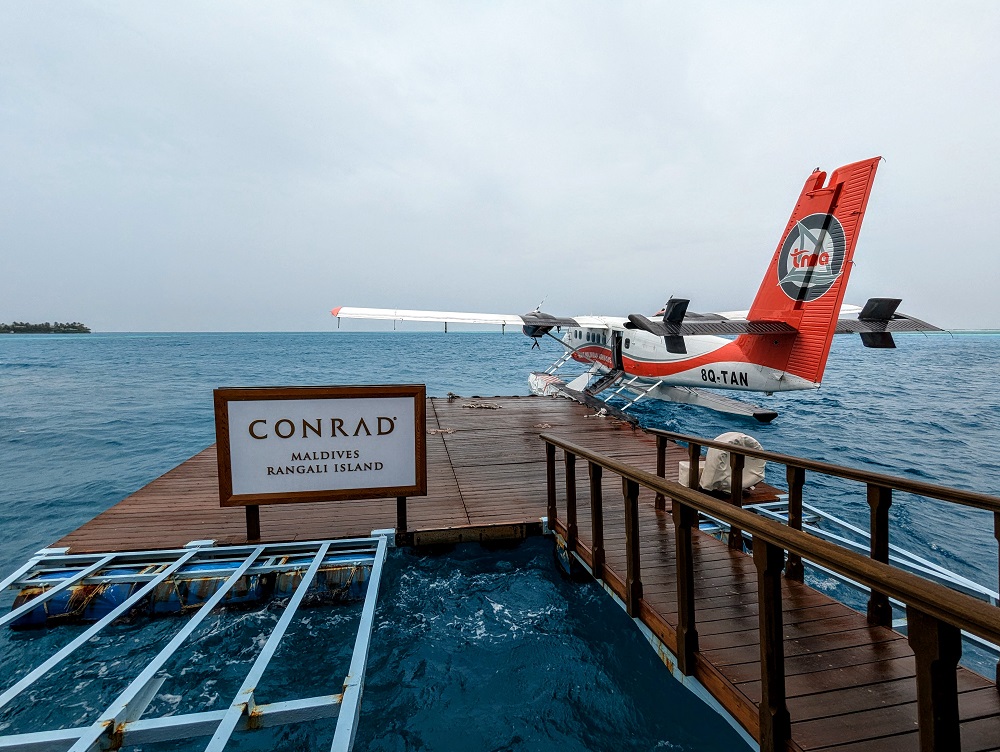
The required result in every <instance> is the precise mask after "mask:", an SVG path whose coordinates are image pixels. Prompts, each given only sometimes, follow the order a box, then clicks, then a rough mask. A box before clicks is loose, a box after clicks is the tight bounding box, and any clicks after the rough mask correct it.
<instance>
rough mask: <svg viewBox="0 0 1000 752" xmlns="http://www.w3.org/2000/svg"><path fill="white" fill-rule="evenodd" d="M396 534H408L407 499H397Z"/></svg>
mask: <svg viewBox="0 0 1000 752" xmlns="http://www.w3.org/2000/svg"><path fill="white" fill-rule="evenodd" d="M396 532H397V533H405V532H406V497H405V496H397V497H396Z"/></svg>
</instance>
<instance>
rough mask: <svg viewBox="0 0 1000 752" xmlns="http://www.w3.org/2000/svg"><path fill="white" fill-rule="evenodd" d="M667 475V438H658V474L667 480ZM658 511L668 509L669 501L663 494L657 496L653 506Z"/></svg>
mask: <svg viewBox="0 0 1000 752" xmlns="http://www.w3.org/2000/svg"><path fill="white" fill-rule="evenodd" d="M666 473H667V437H666V436H657V437H656V474H657V476H659V477H660V478H665V477H666ZM653 506H654V507H655V508H656V510H657V511H659V512H662V511H664V510H665V509H666V508H667V499H666V497H665V496H664V495H663V494H661V493H657V494H656V499H655V503H654V505H653Z"/></svg>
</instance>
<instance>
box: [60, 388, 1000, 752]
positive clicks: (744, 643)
mask: <svg viewBox="0 0 1000 752" xmlns="http://www.w3.org/2000/svg"><path fill="white" fill-rule="evenodd" d="M474 402H475V403H483V402H486V403H495V404H498V405H499V406H500V408H499V409H495V410H493V409H488V408H469V407H466V406H465V405H467V404H470V403H474ZM592 413H593V411H592V410H591V409H589V408H586V407H584V406H581V405H577V404H575V403H572V402H569V401H567V400H561V399H543V398H536V397H522V398H516V397H503V398H484V399H479V398H477V399H475V400H467V399H456V400H447V399H436V398H435V399H430V400H428V409H427V427H428V436H427V458H428V495H427V496H426V497H423V498H414V499H410V501H409V505H408V522H409V524H408V527H409V529H410V530H411V531H424V532H425V533H426V534H427V538H426V540H428V541H431V542H440V541H447V540H448V539H449V538H451V539H456V538H457V537H458V536H460V535H467V531H470V530H471V531H472V533H473V534H475V532H476V531H478V530H480V529H482V526H486V527H489V526H500V525H505V526H516V525H520V524H524V523H535V522H537V521H538V519H539V518H540V517H542V516H543V515H545V513H546V489H545V452H544V448H543V445H542V442H541V441H540V440H539V439H538V434H539V433H542V432H552V433H558V434H559V435H560V436H564V437H566V438H568V439H570V440H572V441H574V442H577V443H579V444H581V445H583V446H586V447H588V448H591V449H593V450H595V451H598V452H601V453H603V454H607V455H610V456H612V457H615V458H618V459H621V460H623V461H627V462H628V463H630V464H632V465H635V466H637V467H640V468H643V469H645V470H650V471H655V468H656V455H655V450H656V442H655V439H654V438H653V437H650V436H647V435H645V434H644V433H642V432H641V431H636V430H634V429H633V428H632V427H631V426H628V425H627V424H624V423H621V422H619V421H616V420H612V419H606V418H605V419H601V418H595V417H591V416H592ZM686 457H687V455H686V452H685V450H682V449H679V448H677V447H675V446H673V445H670V446H669V455H668V458H667V465H666V467H667V471H666V475H667V477H668V478H673V477H676V476H675V472H676V468H677V463H678V462H679V461H680V460H683V459H686ZM559 459H560V462H559V468H558V472H557V480H558V498H559V499H560V507H559V518H560V520H565V513H566V507H565V498H566V497H565V473H564V469H563V466H562V461H561V459H562V457H561V453H560V454H559ZM576 477H577V519H578V529H579V535H580V545H579V552H580V555H581V556H582V558H583V559H584V560H585V561H588V562H590V561H591V558H590V557H591V549H590V545H591V544H590V541H591V533H590V531H591V513H590V486H589V481H588V474H587V465H586V463H585V462H578V463H577V476H576ZM601 487H602V491H603V497H604V504H603V509H604V535H605V541H604V545H605V556H606V567H607V569H608V571H607V574H606V581H607V583H608V584H609V585H610V587H611V588H612V589H614V590H615V591H616V592H617V593H618V594H619V595H623V594H624V592H625V582H624V581H625V570H626V566H625V565H626V562H625V518H624V505H623V501H622V486H621V481H620V480H619V479H618V478H617V477H616V476H614V475H613V474H610V473H606V474H605V475H604V477H603V479H602V484H601ZM260 511H261V532H262V536H263V538H264V540H267V541H281V540H305V539H315V538H328V537H329V538H344V537H357V536H365V535H368V534H369V532H370V531H371V530H373V529H376V528H387V527H393V526H394V525H395V520H396V517H395V500H394V499H385V500H372V499H366V500H358V501H343V502H325V503H316V504H296V505H282V506H270V507H262V508H261V510H260ZM639 526H640V531H641V535H642V540H641V545H640V559H641V562H642V582H643V600H642V602H641V608H640V618H641V619H642V620H643V621H644V622H645V623H646V624H647V626H649V627H650V629H652V631H653V632H654V633H655V634H657V636H658V637H659V638H660V639H661V640H662V641H663V642H664V643H665V644H666V645H667V646H668V647H670V648H671V649H675V648H676V635H675V633H674V625H675V624H676V612H677V604H676V580H675V575H676V572H675V564H674V559H673V545H674V538H673V535H674V528H673V524H672V521H671V518H670V512H669V510H667V511H665V512H658V511H656V510H655V508H654V500H653V495H652V494H651V493H649V492H648V491H645V490H643V491H641V492H640V495H639ZM563 532H565V531H564V530H563ZM199 538H212V539H215V540H217V541H219V543H242V542H244V541H245V538H246V527H245V519H244V514H243V510H241V509H239V508H228V509H223V508H222V507H220V506H219V498H218V485H217V477H216V458H215V448H214V447H209V448H208V449H206V450H205V451H203V452H201V453H200V454H198V455H196V456H194V457H192V458H191V459H190V460H188V461H187V462H185V463H183V464H182V465H180V466H178V467H176V468H174V469H173V470H171V471H170V472H168V473H166V474H164V475H163V476H162V477H160V478H158V479H156V480H154V481H153V482H152V483H150V484H149V485H148V486H146V487H145V488H142V489H140V490H139V491H137V492H136V493H134V494H132V495H131V496H129V497H128V498H126V499H125V500H124V501H122V502H120V503H119V504H117V505H116V506H114V507H112V508H111V509H109V510H107V511H106V512H104V513H102V514H100V515H98V516H97V517H95V518H94V519H93V520H91V521H90V522H88V523H87V524H85V525H83V526H82V527H81V528H79V529H78V530H76V531H74V532H73V533H71V534H69V535H67V536H66V537H64V538H62V539H61V540H60V541H58V542H57V543H56V544H55V545H59V546H69V547H70V548H71V550H73V551H79V552H82V551H107V550H140V549H151V548H164V547H176V546H180V545H183V544H184V543H187V542H188V541H190V540H195V539H199ZM465 539H468V538H467V537H466V538H465ZM693 549H694V561H695V581H696V593H695V604H696V605H695V608H696V613H697V620H698V633H699V640H700V647H701V652H700V653H699V654H698V657H697V660H696V666H695V676H696V677H697V678H698V679H699V680H700V681H701V682H702V683H703V684H704V685H705V686H706V687H707V688H708V689H709V690H710V691H711V692H712V693H713V695H714V696H715V697H716V698H717V699H718V700H719V701H720V702H721V703H722V704H723V706H725V707H726V708H727V710H728V711H729V712H730V713H731V714H732V715H733V716H734V717H736V718H737V719H738V720H739V721H740V722H741V723H742V724H743V725H744V726H745V727H746V728H747V729H749V730H750V731H751V733H754V734H755V733H756V730H757V713H758V711H757V703H758V702H759V700H760V676H759V655H760V646H759V640H758V635H757V629H758V618H757V595H756V589H757V573H756V568H755V567H754V564H753V561H752V559H751V558H750V557H748V556H746V555H744V554H740V553H734V552H732V551H730V550H729V549H728V548H727V547H726V546H725V545H723V544H721V543H719V542H718V541H716V540H715V539H713V538H710V537H708V536H706V535H703V534H700V533H695V535H694V543H693ZM782 598H783V601H782V611H783V617H784V621H785V629H784V645H785V656H786V658H785V663H786V673H787V680H786V684H787V691H788V698H789V700H788V705H789V710H790V712H791V717H792V735H793V739H794V740H795V745H794V746H795V748H801V749H816V750H821V749H822V750H837V751H838V752H854V751H855V750H873V749H877V750H888V751H889V752H894V750H914V749H917V736H916V708H915V688H914V681H913V676H914V662H913V653H912V651H911V650H910V648H909V645H908V644H907V641H906V639H905V637H903V636H901V635H899V634H897V633H896V632H893V631H892V630H890V629H886V628H882V627H871V626H869V625H868V623H867V621H866V619H865V617H864V616H863V615H861V614H859V613H857V612H855V611H853V610H852V609H850V608H848V607H846V606H843V605H842V604H839V603H837V602H836V601H833V600H832V599H830V598H829V597H828V596H826V595H824V594H822V593H818V592H816V591H814V590H812V589H811V588H809V587H808V586H805V585H802V584H799V583H796V582H790V581H787V580H786V581H783V583H782ZM959 688H960V691H961V695H960V703H959V704H960V711H961V713H962V719H963V725H962V737H963V749H966V750H989V749H1000V720H998V719H1000V696H998V694H997V691H996V688H995V686H994V685H993V684H992V683H991V682H989V681H987V680H986V679H983V678H982V677H979V676H977V675H976V674H974V673H972V672H970V671H966V670H964V669H962V670H960V672H959Z"/></svg>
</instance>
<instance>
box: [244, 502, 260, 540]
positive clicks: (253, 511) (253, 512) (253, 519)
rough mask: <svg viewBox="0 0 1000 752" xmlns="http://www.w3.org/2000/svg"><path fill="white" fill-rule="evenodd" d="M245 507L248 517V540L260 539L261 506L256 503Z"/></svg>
mask: <svg viewBox="0 0 1000 752" xmlns="http://www.w3.org/2000/svg"><path fill="white" fill-rule="evenodd" d="M244 509H245V510H246V518H247V540H248V541H259V540H260V507H259V506H257V505H256V504H247V505H246V506H245V507H244Z"/></svg>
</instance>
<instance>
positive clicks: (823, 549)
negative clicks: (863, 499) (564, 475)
mask: <svg viewBox="0 0 1000 752" xmlns="http://www.w3.org/2000/svg"><path fill="white" fill-rule="evenodd" d="M540 438H541V439H542V440H543V441H545V442H546V443H547V444H551V445H554V446H557V447H559V448H561V449H562V450H563V451H567V452H571V453H572V454H575V455H576V456H577V457H579V458H581V459H585V460H587V461H588V462H592V463H594V464H597V465H600V466H602V467H603V468H605V469H606V470H610V471H611V472H613V473H615V474H616V475H619V476H621V477H623V478H628V479H629V480H632V481H635V482H636V483H638V484H639V485H640V486H643V487H644V488H648V489H649V490H651V491H653V492H654V493H662V494H663V495H665V496H667V497H668V498H670V499H672V500H674V501H677V502H680V503H682V504H684V505H686V506H690V507H692V508H693V509H697V510H698V511H699V512H702V513H703V514H707V515H710V516H712V517H715V518H717V519H720V520H722V521H723V522H725V523H727V524H729V525H735V526H737V527H739V528H740V529H742V530H744V531H746V532H748V533H750V534H751V535H752V536H753V537H754V538H755V539H756V538H761V539H763V540H765V541H767V542H768V543H771V544H774V545H776V546H781V547H782V548H783V549H784V550H786V551H788V552H790V553H794V554H798V555H799V556H801V557H804V558H806V559H808V560H809V561H811V562H813V563H815V564H819V565H820V566H824V567H828V568H829V569H832V570H834V571H835V572H838V573H839V574H842V575H844V576H845V577H849V578H850V579H852V580H855V581H856V582H858V583H860V584H862V585H864V586H866V587H869V588H872V589H874V590H877V591H878V592H880V593H884V594H886V595H888V596H889V597H890V598H895V599H896V600H899V601H902V602H903V603H906V604H908V605H912V606H914V607H915V608H918V609H919V610H920V611H922V612H924V613H926V614H928V615H930V616H933V617H935V618H937V619H940V620H941V621H943V622H945V623H947V624H951V625H953V626H956V627H958V628H959V629H963V630H965V631H967V632H970V633H972V634H974V635H977V636H978V637H981V638H983V639H984V640H987V641H988V642H991V643H993V644H994V645H1000V608H998V607H997V606H991V605H990V604H988V603H986V602H984V601H981V600H977V599H976V598H973V597H972V596H970V595H966V594H965V593H959V592H957V591H955V590H951V589H950V588H947V587H945V586H944V585H939V584H938V583H936V582H931V581H930V580H925V579H924V578H922V577H920V576H918V575H915V574H912V573H910V572H907V571H905V570H902V569H898V568H897V567H894V566H892V565H891V564H885V563H883V562H880V561H873V560H871V559H869V558H867V557H865V556H862V555H861V554H858V553H856V552H854V551H851V550H849V549H846V548H842V547H840V546H838V545H836V544H834V543H829V542H827V541H824V540H822V539H821V538H817V537H815V536H813V535H810V534H809V533H805V532H801V531H799V530H793V529H791V528H789V527H787V526H785V525H782V524H781V523H779V522H775V521H773V520H768V519H764V518H763V517H760V516H759V515H757V514H754V513H753V512H748V511H746V510H745V509H740V508H737V507H734V506H733V505H732V504H730V503H728V502H726V501H721V500H719V499H715V498H713V497H711V496H708V495H707V494H703V493H700V492H698V491H692V490H691V489H689V488H687V487H685V486H682V485H681V484H679V483H675V482H673V481H669V480H665V479H663V478H659V477H657V476H656V475H654V474H653V473H650V472H646V471H645V470H640V469H638V468H636V467H632V466H631V465H628V464H626V463H624V462H621V461H619V460H616V459H613V458H611V457H607V456H605V455H602V454H599V453H597V452H593V451H591V450H589V449H587V448H585V447H582V446H580V445H578V444H574V443H572V442H570V441H566V440H564V439H561V438H559V437H558V436H554V435H553V434H549V433H543V434H541V435H540ZM691 440H692V441H697V442H700V443H702V444H706V445H710V444H711V443H712V442H708V441H706V440H704V439H694V438H692V439H691ZM724 446H726V447H728V448H732V447H731V445H724ZM744 449H745V447H740V450H741V451H743V450H744ZM552 523H553V521H552V520H550V521H549V525H550V527H551V525H552Z"/></svg>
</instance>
